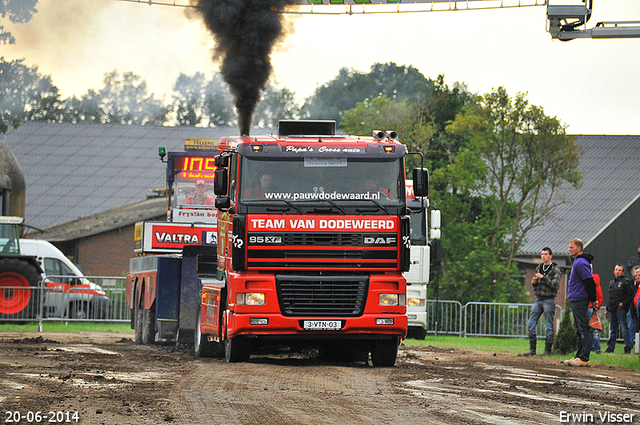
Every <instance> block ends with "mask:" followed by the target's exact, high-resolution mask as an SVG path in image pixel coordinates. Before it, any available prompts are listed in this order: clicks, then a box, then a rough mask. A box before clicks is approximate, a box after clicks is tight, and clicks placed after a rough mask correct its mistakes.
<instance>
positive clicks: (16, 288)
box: [0, 258, 40, 319]
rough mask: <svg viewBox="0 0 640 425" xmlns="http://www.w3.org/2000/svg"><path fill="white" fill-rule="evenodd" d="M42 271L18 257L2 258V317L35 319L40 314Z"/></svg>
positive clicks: (0, 277) (0, 264) (0, 316)
mask: <svg viewBox="0 0 640 425" xmlns="http://www.w3.org/2000/svg"><path fill="white" fill-rule="evenodd" d="M39 282H40V273H38V271H37V270H36V268H35V267H34V266H33V265H32V264H29V263H28V262H26V261H23V260H21V259H18V258H3V259H0V318H5V319H33V318H35V317H36V316H37V315H38V306H39V305H40V294H39V293H38V290H37V288H38V283H39Z"/></svg>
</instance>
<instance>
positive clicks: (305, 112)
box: [0, 58, 580, 303]
mask: <svg viewBox="0 0 640 425" xmlns="http://www.w3.org/2000/svg"><path fill="white" fill-rule="evenodd" d="M103 82H104V86H103V87H102V88H101V89H100V90H97V91H95V90H88V91H87V93H85V94H84V95H82V96H80V97H76V96H72V97H71V98H67V99H62V98H61V96H60V93H59V90H58V88H57V87H55V85H54V84H53V82H52V80H51V78H50V77H48V76H42V75H40V74H39V73H38V69H37V67H36V66H31V67H29V66H27V65H25V64H24V63H23V61H22V60H14V61H11V62H7V61H5V60H4V58H2V59H0V88H1V92H0V131H2V132H6V131H8V129H9V128H11V127H17V126H19V125H20V123H21V122H23V121H26V120H36V121H46V122H72V123H102V124H107V123H108V124H122V125H130V124H137V125H176V126H178V125H185V126H194V125H198V126H234V125H235V119H236V117H235V111H234V110H233V106H232V105H233V103H232V101H231V98H230V94H229V91H228V89H227V88H226V86H225V84H224V83H223V81H222V79H221V77H220V76H219V74H214V75H213V77H212V78H211V79H210V80H206V79H205V77H204V75H203V74H201V73H196V74H194V75H193V76H187V75H182V74H181V75H180V76H179V77H178V78H177V80H176V82H175V84H174V86H173V95H172V98H171V100H170V101H169V102H168V103H163V102H162V101H161V100H159V99H157V98H156V97H155V95H153V94H149V93H148V90H147V86H146V83H145V82H144V80H143V79H142V78H141V77H139V76H137V75H135V74H133V73H131V72H124V73H122V74H121V73H119V72H117V71H113V72H109V73H107V74H106V75H105V77H104V81H103ZM300 118H309V119H334V120H336V122H337V123H338V125H339V127H340V128H341V130H343V131H344V132H346V133H351V134H370V133H371V131H372V129H382V130H395V131H398V133H399V134H400V137H401V141H402V142H403V143H404V144H406V145H407V146H408V148H409V150H410V151H420V152H422V153H423V154H424V162H425V164H424V165H425V167H426V168H427V169H429V172H430V189H431V193H430V198H431V204H432V205H433V206H434V207H436V208H438V209H440V210H441V211H442V216H443V221H442V235H443V236H442V245H443V248H444V259H443V262H442V269H441V270H442V273H441V275H440V276H441V278H440V279H439V287H440V297H441V298H445V299H455V300H459V301H461V302H463V303H466V302H469V301H488V302H526V301H527V300H528V295H527V294H526V292H525V289H524V281H523V276H522V273H521V272H520V271H519V270H518V268H517V262H516V261H515V257H516V256H517V255H518V253H519V252H520V250H521V248H522V246H523V244H524V243H525V242H526V236H527V233H528V232H529V231H530V230H531V229H533V228H535V227H537V226H540V225H541V224H542V223H543V222H544V220H545V219H546V218H549V217H550V216H551V215H552V214H553V212H554V209H555V208H556V207H558V206H559V205H560V204H561V203H562V202H563V196H562V194H563V191H565V190H569V189H571V188H575V187H578V186H579V185H580V172H579V171H578V160H579V152H578V148H577V145H576V142H575V139H574V138H573V137H571V136H569V135H567V134H566V129H567V126H566V125H565V124H563V123H562V121H561V120H560V119H558V118H557V117H551V116H547V115H546V114H545V113H544V110H543V108H542V107H540V106H536V105H531V104H529V102H528V100H527V99H526V95H525V94H523V93H517V94H516V95H514V96H510V95H509V94H508V93H507V91H506V90H505V89H504V88H503V87H498V88H497V89H494V90H492V91H491V92H490V93H486V94H483V95H480V94H474V93H471V92H469V90H468V89H467V87H466V85H465V84H464V83H458V82H456V83H454V84H453V85H449V84H447V83H446V82H445V78H444V76H443V75H440V76H438V77H437V78H436V79H435V80H433V79H429V78H426V77H425V76H424V75H423V74H422V73H420V72H419V71H418V70H417V69H415V68H413V67H412V66H400V65H397V64H395V63H386V64H382V63H375V64H373V65H372V66H371V69H370V71H369V72H359V71H355V70H352V69H349V68H343V69H341V70H340V71H339V73H338V75H337V76H336V77H335V78H333V79H332V80H330V81H328V82H327V83H325V84H323V85H321V86H318V87H317V88H316V90H315V92H314V93H313V94H312V95H311V96H310V97H309V98H307V99H305V100H304V101H303V102H302V104H298V103H297V101H296V100H295V93H293V92H292V91H290V90H288V89H286V88H281V87H278V85H277V84H275V83H269V84H268V85H267V87H266V88H265V90H264V92H263V97H262V101H261V103H260V104H259V106H258V109H257V111H256V114H255V116H254V125H257V126H259V127H269V126H275V125H276V124H277V121H278V120H279V119H300ZM407 161H408V169H411V168H413V167H416V166H420V164H418V163H417V162H411V161H415V160H414V156H411V157H408V158H407ZM453 235H455V237H454V236H453Z"/></svg>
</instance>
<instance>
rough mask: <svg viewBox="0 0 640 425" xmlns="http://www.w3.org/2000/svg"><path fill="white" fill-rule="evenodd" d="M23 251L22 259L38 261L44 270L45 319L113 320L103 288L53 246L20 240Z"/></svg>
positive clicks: (43, 242) (29, 240) (38, 241)
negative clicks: (28, 258)
mask: <svg viewBox="0 0 640 425" xmlns="http://www.w3.org/2000/svg"><path fill="white" fill-rule="evenodd" d="M20 251H21V253H22V255H28V256H33V257H36V258H37V259H38V263H40V267H41V268H42V270H44V273H43V275H42V279H43V280H44V284H45V286H46V296H45V301H44V315H45V317H66V318H69V319H108V318H109V313H110V310H111V300H110V299H109V298H108V297H107V296H106V294H105V292H104V291H103V289H102V288H101V287H100V285H96V284H95V283H93V282H91V281H89V279H87V278H86V277H84V275H83V274H82V272H81V271H80V269H79V268H78V267H77V266H76V265H75V264H73V262H72V261H71V260H69V259H68V258H67V257H65V255H64V254H63V253H62V252H61V251H60V250H59V249H58V248H56V247H55V246H54V245H53V244H51V243H50V242H47V241H43V240H37V239H20ZM67 276H68V277H67Z"/></svg>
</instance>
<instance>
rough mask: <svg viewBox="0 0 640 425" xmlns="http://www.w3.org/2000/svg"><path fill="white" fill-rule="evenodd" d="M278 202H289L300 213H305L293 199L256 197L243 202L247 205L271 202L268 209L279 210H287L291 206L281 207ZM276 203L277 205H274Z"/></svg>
mask: <svg viewBox="0 0 640 425" xmlns="http://www.w3.org/2000/svg"><path fill="white" fill-rule="evenodd" d="M277 202H283V203H285V204H287V205H288V206H289V207H291V208H293V209H295V210H296V211H297V212H298V214H303V211H302V209H300V208H299V207H298V206H297V205H295V204H294V203H293V202H291V201H287V200H286V199H277V200H275V199H274V200H272V199H254V200H251V201H245V202H243V204H245V205H264V204H269V205H268V206H267V211H277V212H287V211H289V210H290V209H291V208H288V207H279V206H278V205H277ZM273 204H276V205H273Z"/></svg>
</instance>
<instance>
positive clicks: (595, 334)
mask: <svg viewBox="0 0 640 425" xmlns="http://www.w3.org/2000/svg"><path fill="white" fill-rule="evenodd" d="M593 311H594V310H593V307H589V318H591V317H593ZM589 330H590V331H591V351H593V352H594V353H597V354H600V351H601V350H602V348H600V331H599V330H597V329H593V328H592V327H589Z"/></svg>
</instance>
